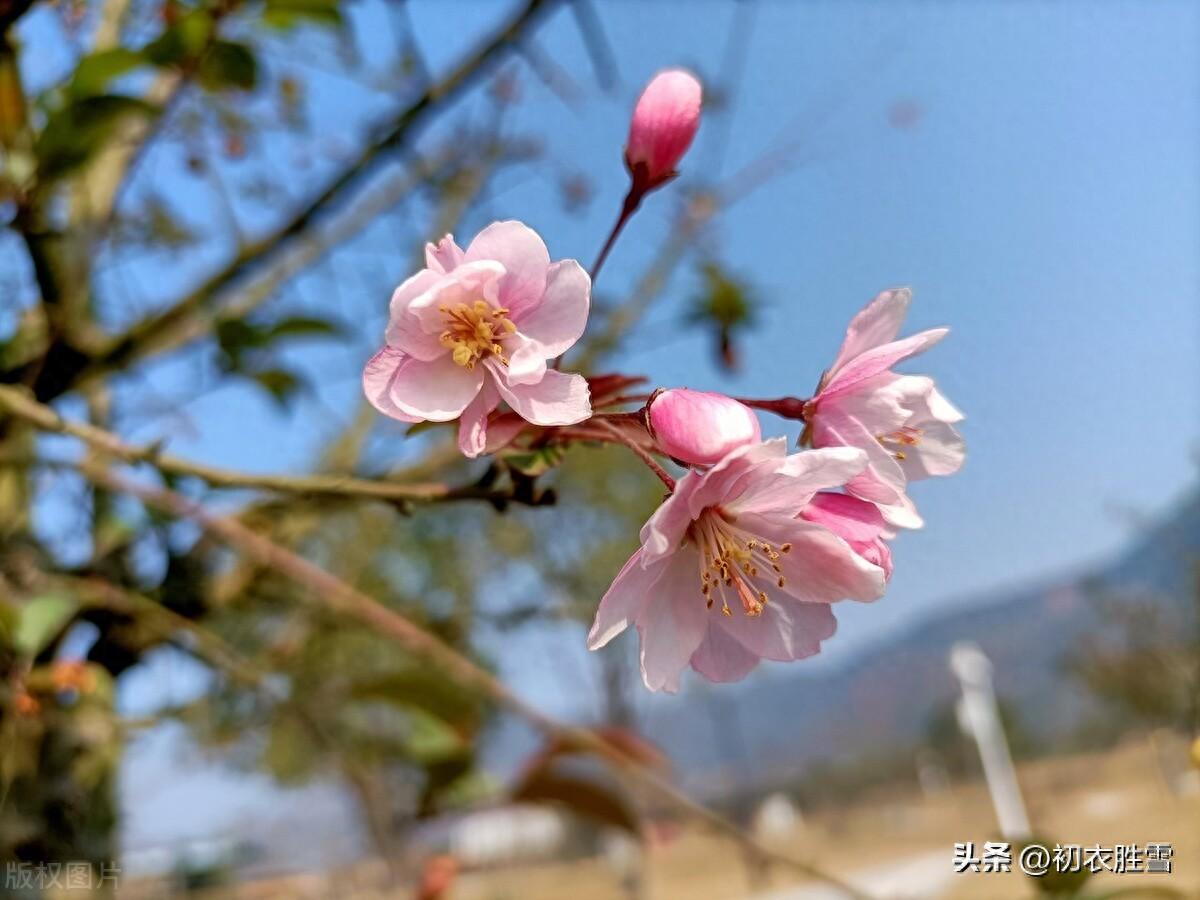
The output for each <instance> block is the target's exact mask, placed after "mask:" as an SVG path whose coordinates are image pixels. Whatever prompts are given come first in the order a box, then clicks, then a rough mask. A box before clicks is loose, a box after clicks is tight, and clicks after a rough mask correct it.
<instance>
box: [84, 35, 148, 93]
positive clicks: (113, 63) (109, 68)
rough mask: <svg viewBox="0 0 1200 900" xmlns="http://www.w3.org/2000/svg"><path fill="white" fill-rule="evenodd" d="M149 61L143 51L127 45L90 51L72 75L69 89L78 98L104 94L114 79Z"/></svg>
mask: <svg viewBox="0 0 1200 900" xmlns="http://www.w3.org/2000/svg"><path fill="white" fill-rule="evenodd" d="M147 62H148V60H147V59H146V56H145V55H144V54H143V53H141V52H140V51H137V50H130V49H129V48H127V47H113V48H112V49H111V50H101V51H99V52H97V53H90V54H88V55H87V56H85V57H83V59H81V60H80V61H79V65H77V66H76V67H75V74H74V75H73V76H72V77H71V84H70V86H69V87H68V88H67V90H68V92H69V93H70V94H71V96H73V97H76V98H82V97H90V96H93V95H95V94H102V93H104V91H105V90H106V89H107V88H108V85H109V82H111V81H112V80H113V79H115V78H120V77H121V76H122V75H124V74H126V73H127V72H132V71H133V70H134V69H136V68H138V67H139V66H144V65H146V64H147Z"/></svg>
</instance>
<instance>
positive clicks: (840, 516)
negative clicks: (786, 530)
mask: <svg viewBox="0 0 1200 900" xmlns="http://www.w3.org/2000/svg"><path fill="white" fill-rule="evenodd" d="M800 518H802V519H804V520H805V521H806V522H816V523H817V524H818V525H824V526H825V527H826V528H828V529H829V530H830V531H832V532H833V533H834V534H836V535H837V536H838V537H840V538H842V540H844V541H845V542H846V543H847V544H849V545H850V549H851V550H853V551H854V552H855V553H857V554H858V555H859V556H861V557H862V558H863V559H865V560H866V561H867V562H869V563H873V564H874V565H877V566H879V568H881V569H883V574H884V577H885V578H888V579H890V578H891V577H892V550H891V548H890V547H889V546H888V545H887V542H886V541H885V540H884V539H883V535H884V532H885V531H886V529H887V522H885V521H884V518H883V514H882V513H881V512H880V511H879V507H878V506H876V505H875V504H874V503H869V502H867V501H866V500H860V499H858V498H857V497H852V496H850V495H849V494H838V493H834V492H832V491H821V492H820V493H818V494H817V495H816V496H815V497H813V498H812V500H810V501H809V503H808V506H806V507H804V509H802V510H800Z"/></svg>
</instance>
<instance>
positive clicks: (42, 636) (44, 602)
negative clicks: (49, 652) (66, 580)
mask: <svg viewBox="0 0 1200 900" xmlns="http://www.w3.org/2000/svg"><path fill="white" fill-rule="evenodd" d="M78 608H79V605H78V604H77V603H76V602H75V601H74V600H73V599H71V598H70V597H67V596H65V595H63V594H59V593H52V594H43V595H42V596H40V597H37V598H35V599H33V600H30V601H29V602H28V603H26V604H24V605H23V606H21V607H20V610H19V613H18V618H17V622H16V627H15V629H14V634H13V641H12V643H13V646H14V647H15V648H16V650H17V652H19V653H21V654H22V655H24V656H27V657H31V658H32V657H34V656H37V655H38V654H39V653H41V652H42V650H43V649H45V647H46V645H47V644H49V643H50V641H51V640H52V639H54V638H55V637H56V636H57V635H58V633H59V632H60V631H62V629H63V628H64V627H65V626H66V624H67V622H69V621H70V619H71V617H72V616H73V615H74V614H75V611H76V610H77V609H78Z"/></svg>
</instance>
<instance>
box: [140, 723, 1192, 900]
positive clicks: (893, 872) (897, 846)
mask: <svg viewBox="0 0 1200 900" xmlns="http://www.w3.org/2000/svg"><path fill="white" fill-rule="evenodd" d="M1184 758H1185V751H1184V748H1183V744H1182V742H1170V741H1168V742H1166V743H1162V742H1160V743H1159V744H1158V745H1157V746H1156V745H1155V743H1154V742H1153V741H1151V740H1149V739H1146V738H1141V739H1138V740H1136V741H1131V742H1129V743H1126V744H1124V745H1122V746H1121V747H1119V748H1117V749H1116V750H1114V751H1112V752H1109V753H1105V754H1089V755H1082V756H1071V757H1058V758H1054V759H1047V760H1040V761H1037V762H1033V763H1030V764H1027V765H1024V766H1022V767H1021V770H1020V778H1021V784H1022V787H1023V789H1024V793H1025V797H1026V802H1027V804H1028V806H1029V813H1030V817H1031V820H1032V821H1033V822H1034V827H1035V829H1036V830H1037V832H1038V834H1039V836H1040V839H1041V842H1042V843H1049V844H1050V845H1053V843H1054V842H1056V841H1057V842H1060V843H1063V844H1068V843H1071V844H1081V845H1083V846H1085V847H1086V846H1089V845H1092V844H1100V845H1101V846H1106V847H1108V846H1112V845H1114V844H1121V843H1124V844H1138V845H1145V844H1146V843H1148V842H1169V843H1171V844H1172V845H1173V847H1174V864H1173V872H1172V874H1171V875H1167V876H1163V875H1145V874H1142V875H1134V874H1127V875H1120V876H1117V875H1111V874H1106V875H1101V876H1097V878H1096V881H1095V882H1094V883H1093V884H1094V887H1095V888H1096V889H1097V890H1112V889H1115V888H1134V887H1139V886H1146V887H1171V888H1173V889H1175V890H1177V891H1180V892H1182V895H1183V896H1185V897H1198V898H1200V778H1196V777H1194V775H1195V773H1192V774H1193V777H1191V778H1189V777H1188V776H1187V774H1186V770H1185V769H1183V764H1184V763H1183V760H1184ZM1164 761H1165V763H1166V764H1165V765H1164ZM1180 773H1184V777H1183V779H1182V784H1183V786H1184V791H1183V792H1178V791H1173V790H1172V788H1171V787H1170V786H1169V782H1175V785H1176V788H1178V787H1179V785H1180V779H1179V777H1178V776H1179V775H1180ZM1188 785H1190V788H1189V787H1188ZM995 838H996V834H995V826H994V820H993V817H992V812H991V807H990V804H989V802H988V798H987V793H986V790H985V788H984V786H983V784H982V783H976V784H965V785H955V786H952V787H950V788H948V789H947V790H945V791H944V792H942V793H940V794H938V795H936V796H934V797H922V796H921V795H920V794H918V793H917V792H916V791H899V790H897V791H889V792H885V793H876V794H873V795H871V796H870V797H869V798H865V799H864V800H863V801H862V802H861V803H859V804H857V805H856V806H853V807H850V808H847V809H844V810H836V811H834V810H822V811H818V812H814V813H812V814H810V815H808V816H807V817H806V818H805V821H804V823H803V825H802V826H800V827H798V828H796V829H795V830H794V831H793V833H792V835H791V836H790V837H788V838H786V839H783V840H777V841H774V842H772V843H773V844H774V846H777V847H779V848H780V849H784V850H788V851H790V852H792V853H794V854H797V855H802V856H805V857H807V858H808V859H811V860H813V861H814V862H817V863H818V864H819V865H821V866H822V867H823V868H824V869H826V870H828V871H830V872H835V873H837V874H838V875H840V876H841V877H843V878H846V879H848V880H850V881H853V882H855V883H856V884H859V885H860V886H862V887H863V888H865V889H867V890H869V891H871V892H872V893H874V894H876V895H877V896H887V897H892V898H897V897H908V898H931V900H932V898H938V900H992V898H997V900H1008V898H1023V897H1034V896H1036V892H1035V890H1034V889H1033V887H1032V883H1031V882H1030V880H1029V879H1028V878H1026V877H1025V876H1023V875H1020V874H1012V875H1005V874H963V875H955V874H953V867H952V864H951V860H952V857H953V848H954V844H955V842H964V841H974V842H975V844H976V845H977V847H978V846H979V845H981V844H982V843H983V842H984V841H986V840H990V839H995ZM648 867H649V868H648V884H647V891H646V894H645V896H646V898H647V900H668V898H669V900H674V898H688V900H706V898H713V900H734V898H750V897H753V898H756V900H825V898H835V897H836V896H837V895H836V894H835V893H833V892H830V891H827V890H825V889H822V888H820V887H818V886H815V885H813V884H812V883H811V882H804V881H803V880H802V879H799V878H797V877H796V876H794V875H793V874H792V873H790V872H788V871H785V870H783V869H782V868H780V869H775V870H772V871H767V872H759V873H758V877H757V879H756V881H755V883H751V880H750V878H749V877H748V870H747V868H746V866H745V864H744V860H743V859H742V858H741V856H740V854H739V851H738V850H737V849H736V848H735V847H734V846H733V845H732V844H730V843H729V842H728V841H725V840H720V839H717V838H713V837H709V836H707V835H705V834H702V833H698V832H695V831H687V830H685V831H684V832H682V833H681V834H680V835H678V836H677V837H676V838H675V839H673V840H670V841H669V842H665V843H662V844H659V845H656V846H655V847H653V849H652V850H651V851H650V854H649V857H648ZM386 882H387V879H386V878H384V877H383V873H382V871H381V867H377V866H373V865H361V866H357V867H355V868H353V869H351V870H348V871H342V872H337V873H331V874H327V875H308V876H301V877H294V878H287V879H275V880H264V881H258V882H254V883H248V884H243V885H239V886H237V887H236V888H231V889H225V890H221V891H209V892H207V893H206V894H203V895H200V896H203V897H205V898H206V900H218V898H220V900H225V898H236V900H275V898H285V897H286V898H293V897H294V898H309V897H311V898H332V897H336V898H346V900H366V898H379V900H383V898H389V900H390V898H408V897H410V896H411V895H410V893H409V890H408V889H400V888H394V887H391V888H389V887H386V886H384V885H386ZM147 891H150V892H147ZM122 896H123V897H143V896H146V897H149V896H161V894H159V893H157V892H154V891H153V890H152V889H151V886H150V885H146V884H143V885H140V886H139V885H136V884H133V883H130V884H128V885H127V886H126V888H125V889H124V890H123V891H122ZM625 896H626V895H624V894H623V893H622V892H621V890H620V886H619V882H618V877H617V875H616V874H615V873H614V871H613V869H612V868H611V866H610V865H609V864H608V863H607V862H605V861H604V860H586V861H576V862H564V863H545V864H538V865H523V866H514V867H511V868H506V869H492V870H488V871H479V872H468V873H464V874H462V875H461V876H460V877H459V879H458V881H457V883H456V884H455V886H454V888H453V890H452V891H451V892H450V893H449V894H448V895H447V897H448V900H560V898H566V897H570V898H571V900H621V898H623V897H625ZM1146 896H1150V895H1149V894H1147V895H1146Z"/></svg>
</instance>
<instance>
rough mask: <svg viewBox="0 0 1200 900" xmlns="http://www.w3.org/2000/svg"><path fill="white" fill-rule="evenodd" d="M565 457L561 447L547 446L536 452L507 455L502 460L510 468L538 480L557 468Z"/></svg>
mask: <svg viewBox="0 0 1200 900" xmlns="http://www.w3.org/2000/svg"><path fill="white" fill-rule="evenodd" d="M565 455H566V454H565V452H564V451H563V449H562V448H561V447H549V446H547V447H539V448H538V449H536V450H529V451H520V452H514V453H505V454H504V456H503V457H502V458H503V459H504V462H505V464H506V465H508V466H509V468H512V469H515V470H516V471H518V472H520V473H521V474H522V475H528V476H529V477H530V478H536V477H537V476H539V475H544V474H545V473H546V472H549V471H550V470H551V469H553V468H554V467H555V466H557V465H558V464H559V463H560V462H562V460H563V457H564V456H565Z"/></svg>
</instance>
